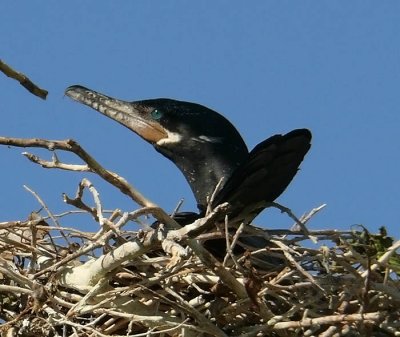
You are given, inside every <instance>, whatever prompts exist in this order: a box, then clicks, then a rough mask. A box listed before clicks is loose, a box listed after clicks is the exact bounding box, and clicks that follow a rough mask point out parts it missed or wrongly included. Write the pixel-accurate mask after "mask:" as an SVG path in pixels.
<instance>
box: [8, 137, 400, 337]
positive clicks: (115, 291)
mask: <svg viewBox="0 0 400 337" xmlns="http://www.w3.org/2000/svg"><path fill="white" fill-rule="evenodd" d="M0 144H4V145H11V146H18V147H33V148H46V149H48V150H50V151H53V152H54V151H55V150H61V151H69V152H72V153H75V154H76V155H77V156H79V157H80V158H81V159H82V160H83V161H84V164H71V163H62V162H60V160H59V159H58V158H57V157H56V156H53V158H52V160H51V161H48V160H44V159H41V158H39V157H37V156H35V155H31V154H29V155H26V154H25V155H26V156H27V158H28V159H29V160H31V161H32V162H34V163H36V164H39V165H42V166H44V167H46V168H52V169H63V170H70V171H88V172H93V173H95V174H97V175H99V176H100V177H102V178H103V179H104V180H105V181H107V182H109V183H110V184H112V185H113V186H115V187H116V188H118V189H119V190H120V191H121V192H122V193H124V194H126V195H128V196H129V197H131V198H132V200H134V201H135V202H137V203H138V204H139V205H140V208H139V209H137V210H133V211H120V210H115V211H113V212H109V211H105V208H106V207H105V205H103V204H102V200H101V199H100V197H99V193H98V191H97V189H96V188H95V186H93V184H92V183H91V182H90V181H89V180H88V179H87V178H85V179H83V180H82V181H81V182H80V183H79V186H78V189H77V193H76V195H75V197H69V196H66V195H65V196H64V201H65V202H66V203H67V205H68V206H69V207H70V210H69V211H68V212H66V213H63V214H59V215H56V214H54V213H53V212H51V210H49V208H48V207H47V205H46V204H45V202H44V201H43V199H42V198H40V197H39V196H38V195H37V194H36V193H35V192H34V191H30V192H31V193H32V194H33V195H34V197H35V198H36V199H37V200H38V202H39V203H40V205H41V206H42V207H43V209H44V210H45V211H46V213H45V215H44V216H43V218H42V217H41V216H40V215H38V214H34V215H32V216H31V217H30V218H29V219H28V220H21V221H13V222H1V223H0V277H1V284H0V318H1V319H2V320H3V321H4V322H5V323H4V324H3V325H2V326H1V327H0V331H1V332H2V336H6V335H7V336H8V335H15V336H16V335H18V334H19V335H24V336H152V335H163V336H204V337H207V336H221V337H225V336H241V337H244V336H246V337H251V336H290V337H294V336H320V337H327V336H340V335H347V336H382V337H386V336H399V333H398V331H400V296H399V295H398V294H399V290H400V285H399V269H398V265H399V264H398V260H399V254H398V253H397V251H398V249H399V246H400V244H399V242H390V240H389V241H388V240H387V239H388V237H387V236H386V235H383V234H382V233H381V235H376V236H374V235H366V231H365V230H358V231H355V230H351V231H342V232H340V231H335V230H325V231H310V230H307V229H306V228H305V227H304V224H305V222H307V221H308V220H309V219H310V218H311V217H312V216H313V215H314V214H316V213H317V212H318V210H320V209H321V208H322V207H319V208H315V209H313V210H311V211H310V212H308V213H307V214H306V215H304V216H303V217H301V218H300V219H299V218H297V217H296V216H295V215H294V214H293V213H292V212H291V211H290V210H289V209H286V208H284V207H283V206H280V209H281V210H284V211H285V212H287V213H288V214H289V216H290V218H293V219H294V220H295V222H296V224H297V227H300V228H301V229H302V230H301V231H299V230H297V229H296V228H295V229H294V230H288V229H281V230H271V231H268V230H263V229H260V228H256V227H252V226H240V227H239V228H238V230H237V231H236V233H234V234H233V235H232V234H231V233H227V230H226V228H227V227H228V225H229V223H228V222H229V221H228V219H227V221H226V222H225V223H222V224H219V225H218V226H217V227H218V228H222V229H224V228H225V231H224V232H225V233H219V232H218V231H217V232H212V231H211V232H210V231H208V232H207V233H203V234H201V235H199V233H202V232H203V229H204V228H207V229H209V228H215V227H216V226H215V222H216V221H217V219H221V218H223V214H225V212H226V209H227V207H229V205H226V204H225V205H220V206H219V207H217V208H216V209H214V210H211V209H210V210H209V211H208V213H207V216H206V217H205V218H202V219H199V220H196V221H195V222H193V223H192V224H190V225H188V226H185V227H183V228H180V227H179V225H178V224H177V223H176V222H175V221H174V220H173V219H171V217H170V216H169V215H168V214H167V213H166V212H165V211H163V210H162V209H160V208H159V207H158V206H157V205H155V204H154V203H152V202H151V201H150V200H148V199H147V198H145V197H144V196H143V195H142V194H141V193H139V192H138V191H137V190H135V188H134V187H133V186H132V185H131V184H129V183H128V182H127V181H126V180H125V179H124V178H122V177H120V176H118V175H117V174H116V173H113V172H111V171H108V170H106V169H105V168H103V167H102V166H101V165H100V164H99V163H98V162H97V161H96V160H95V159H94V158H93V157H92V156H90V154H88V153H87V152H86V151H85V150H84V149H83V148H82V147H80V146H79V144H77V143H76V142H75V141H73V140H65V141H56V140H55V141H49V140H43V139H19V138H5V137H0ZM86 193H89V195H90V196H91V199H90V200H92V202H90V203H89V202H87V201H86V202H85V203H84V202H83V197H84V195H85V194H86ZM85 200H88V198H86V199H85ZM77 210H78V211H79V212H78V214H87V215H89V216H90V217H91V218H92V219H93V220H94V221H96V222H97V223H98V231H97V232H94V233H84V232H80V231H78V230H77V229H75V228H73V225H67V226H62V225H61V218H62V221H63V223H65V222H68V223H69V221H71V223H73V216H76V211H77ZM149 214H151V215H153V216H154V217H155V218H157V219H158V220H159V221H160V222H161V223H162V225H160V226H158V227H157V228H150V224H148V225H149V226H147V228H148V229H146V230H141V231H138V232H134V233H132V232H127V231H126V225H127V224H128V223H130V222H134V221H138V220H139V218H140V217H142V216H143V215H149ZM70 219H71V220H70ZM50 221H51V222H52V223H53V224H54V226H50V225H49V224H48V223H47V222H50ZM141 221H142V220H141ZM58 233H62V235H61V236H59V235H58ZM245 236H253V237H254V236H260V237H262V238H268V239H269V240H270V242H271V245H270V246H268V247H246V249H247V251H246V252H245V253H244V254H242V255H240V256H237V255H235V254H234V253H233V248H234V246H235V245H240V240H238V239H240V238H243V237H245ZM217 237H218V238H225V239H226V241H227V243H228V245H227V246H228V251H227V252H221V253H222V254H221V256H225V258H224V259H222V260H219V259H217V258H216V257H215V256H213V255H212V254H211V253H210V252H209V251H208V250H206V249H205V248H204V246H203V243H204V241H205V240H209V239H212V238H217ZM310 238H313V239H315V240H316V241H317V242H319V241H321V240H324V244H321V247H320V249H312V248H309V247H307V244H306V242H307V241H308V240H309V239H310ZM385 240H386V241H385ZM382 242H385V245H384V249H383V250H382V249H381V250H379V249H378V248H376V247H378V243H382ZM387 242H389V243H387ZM374 247H375V248H374ZM266 253H268V254H269V255H271V256H274V257H276V258H278V259H280V260H281V261H282V262H281V263H279V264H277V265H275V266H274V265H272V266H270V267H260V265H259V264H257V263H256V262H257V261H259V259H262V256H263V255H260V254H266Z"/></svg>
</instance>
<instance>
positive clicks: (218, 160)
mask: <svg viewBox="0 0 400 337" xmlns="http://www.w3.org/2000/svg"><path fill="white" fill-rule="evenodd" d="M157 150H158V151H160V152H161V153H162V154H163V155H164V156H166V157H167V158H169V159H170V160H171V161H173V162H174V163H175V165H176V166H178V168H179V169H180V170H181V172H182V173H183V175H184V176H185V178H186V180H187V181H188V183H189V185H190V188H191V189H192V192H193V194H194V196H195V198H196V201H197V204H198V207H199V209H200V210H202V209H203V210H204V209H205V208H206V207H207V203H208V201H209V198H210V197H211V196H212V193H213V192H214V190H215V188H216V187H217V185H218V183H219V182H220V181H221V179H223V181H222V185H223V184H224V182H226V180H227V179H228V178H229V177H230V176H231V174H232V173H233V171H234V170H235V169H236V168H237V167H238V166H239V165H240V164H241V163H242V162H243V161H244V160H246V158H247V156H248V151H247V148H246V147H245V146H240V147H232V146H221V148H215V146H214V147H206V146H202V147H201V148H197V150H196V148H193V147H191V152H186V151H185V149H182V152H180V153H177V152H176V151H175V152H173V153H169V152H168V151H166V150H165V149H157ZM221 187H222V186H221Z"/></svg>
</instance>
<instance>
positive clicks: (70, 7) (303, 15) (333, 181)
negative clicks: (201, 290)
mask: <svg viewBox="0 0 400 337" xmlns="http://www.w3.org/2000/svg"><path fill="white" fill-rule="evenodd" d="M399 10H400V3H399V2H397V1H385V2H379V4H378V2H374V1H351V2H344V1H341V2H339V1H314V2H311V1H252V2H251V3H249V2H244V1H240V2H239V1H213V2H206V1H199V2H189V1H183V0H182V1H119V2H118V3H117V2H111V1H102V0H98V1H84V2H83V1H76V0H73V1H68V2H50V1H49V2H46V3H42V4H41V5H38V4H36V3H34V2H29V1H25V2H24V1H18V2H16V1H14V2H11V1H10V2H5V3H4V4H3V5H2V10H1V13H0V30H1V32H2V38H1V46H0V51H1V58H2V59H3V60H4V61H5V62H7V63H8V64H9V65H10V66H12V67H14V68H15V69H17V70H19V71H22V72H24V73H25V74H27V75H28V76H29V77H30V78H31V79H32V80H34V81H35V82H36V83H37V84H39V85H40V86H42V87H44V88H45V89H47V90H48V91H49V96H48V100H47V101H42V100H40V99H38V98H36V97H34V96H33V95H31V94H29V93H28V92H26V91H25V90H24V89H23V88H22V87H21V86H19V85H18V83H17V82H15V81H13V80H11V79H8V78H6V77H5V76H3V75H2V74H0V87H1V91H0V98H1V104H0V109H1V123H0V134H1V135H2V136H13V137H39V138H50V139H65V138H74V139H76V140H77V141H78V142H80V144H82V145H83V146H84V147H85V148H86V149H87V150H88V151H89V152H90V153H91V154H93V155H94V156H95V157H96V158H97V159H98V160H99V161H100V163H102V164H103V165H104V166H105V167H107V168H109V169H111V170H113V171H116V172H118V173H119V174H121V175H122V176H124V177H126V178H127V179H128V180H129V181H130V182H131V183H133V185H134V186H136V187H137V188H138V189H139V190H140V191H141V192H142V193H144V194H145V195H146V196H147V197H149V198H150V199H152V200H154V201H155V202H156V203H158V204H159V205H160V206H162V207H164V208H165V209H166V210H167V211H170V210H172V209H173V208H174V207H175V205H176V203H177V202H178V200H179V199H180V198H185V200H186V201H185V204H184V207H183V208H184V209H186V210H191V209H192V210H193V209H195V203H194V200H193V197H192V195H191V192H190V189H189V187H188V186H187V184H186V181H185V180H184V178H183V176H182V175H181V173H180V172H179V171H178V170H177V169H176V168H175V167H174V166H173V165H172V163H170V162H169V161H168V160H167V159H165V158H163V157H161V156H160V155H159V154H158V153H157V152H155V151H154V150H153V148H152V147H151V146H150V145H148V144H146V143H145V142H144V141H143V140H141V139H140V138H139V137H137V136H136V135H134V134H133V133H131V132H130V131H128V130H127V129H124V128H122V127H121V126H120V125H118V124H117V123H113V122H112V121H111V120H109V119H106V118H105V117H103V116H101V115H100V114H98V113H97V112H95V111H93V110H90V109H89V108H87V107H84V106H83V105H79V104H77V103H74V102H72V101H71V100H70V99H68V98H67V97H64V95H63V92H64V89H65V88H66V87H68V86H69V85H72V84H81V85H84V86H87V87H89V88H92V89H95V90H97V91H100V92H103V93H106V94H108V95H111V96H115V97H118V98H121V99H125V100H138V99H146V98H156V97H170V98H175V99H180V100H187V101H193V102H197V103H201V104H203V105H206V106H208V107H210V108H213V109H215V110H217V111H219V112H220V113H222V114H224V115H225V116H227V117H228V118H229V119H230V120H231V121H232V122H233V123H234V124H235V125H236V127H237V128H238V129H239V131H240V132H241V134H242V136H243V138H244V139H245V140H246V142H247V144H248V146H249V148H252V147H253V146H255V145H256V144H257V143H259V142H260V141H262V140H263V139H265V138H267V137H269V136H271V135H273V134H275V133H284V132H288V131H290V130H291V129H294V128H300V127H307V128H309V129H311V130H312V132H313V136H314V138H313V146H312V149H311V151H310V153H309V155H308V156H307V158H306V160H305V161H304V163H303V164H302V169H301V171H300V172H299V174H298V175H297V176H296V178H295V180H294V181H293V183H292V184H291V186H290V187H289V188H288V190H287V191H286V192H285V193H284V194H283V195H282V197H281V198H279V200H278V201H279V202H280V203H282V204H284V205H286V206H288V207H290V208H291V209H292V210H293V211H294V212H295V213H296V214H298V215H301V214H302V213H303V212H306V211H308V210H310V209H311V208H313V207H316V206H319V205H320V204H322V203H327V207H326V208H325V210H323V211H322V212H321V213H320V214H319V215H317V216H316V217H315V218H314V219H313V220H312V222H311V223H310V228H312V229H327V228H338V229H347V228H349V227H350V226H352V225H354V224H364V225H365V226H367V227H368V228H369V229H370V230H371V231H376V230H377V228H378V227H379V226H381V225H386V226H387V227H388V228H389V231H390V233H391V234H392V235H394V236H397V237H398V236H399V235H398V226H399V216H398V213H399V212H398V209H399V202H400V191H399V178H398V176H399V172H400V160H399V157H400V151H399V150H400V146H399V140H398V133H399V131H398V130H399V127H400V115H399V107H400V95H399V88H400V40H399V31H400V20H399V19H398V13H399ZM22 151H23V150H22V149H18V148H6V147H1V148H0V165H1V168H2V175H1V176H0V179H1V186H2V189H1V194H0V205H1V206H0V221H5V220H14V219H23V218H26V217H27V215H28V214H29V212H30V211H32V210H35V209H38V208H39V206H38V204H37V202H36V200H35V199H34V198H33V197H32V196H31V195H30V194H29V193H27V192H26V191H25V190H24V189H23V188H22V185H23V184H26V185H28V186H30V187H31V188H32V189H34V190H35V191H36V192H37V193H39V195H40V196H41V197H42V198H43V199H44V200H45V201H46V202H47V203H48V205H49V207H50V208H51V209H52V210H53V211H54V212H55V213H58V212H61V211H63V210H66V209H69V207H67V206H66V205H64V204H63V202H62V199H61V193H62V192H66V193H69V194H70V195H73V194H74V193H75V189H76V186H77V184H78V182H79V180H80V179H81V178H82V177H84V176H86V177H88V178H89V179H90V180H91V181H92V182H93V183H94V184H95V186H96V187H97V188H98V190H99V192H100V195H101V198H102V200H103V203H104V207H105V208H107V209H113V208H117V207H118V208H121V209H123V210H133V209H135V208H136V207H137V206H136V205H135V204H133V203H132V202H131V201H130V200H129V199H127V198H126V197H124V196H121V195H120V193H118V192H117V191H115V189H113V188H110V187H109V186H108V185H107V184H106V183H103V182H102V181H101V180H100V179H98V178H96V177H95V176H93V175H88V174H76V173H70V172H65V171H56V170H45V169H42V168H40V167H37V166H35V165H33V164H31V163H29V162H28V161H27V160H26V159H25V158H24V157H22V156H21V155H20V153H21V152H22ZM30 151H31V152H34V153H35V154H39V155H41V156H43V157H44V158H50V156H51V155H50V154H49V153H48V152H46V151H43V150H42V151H36V150H32V149H31V150H30ZM58 155H59V157H60V159H61V160H64V161H67V162H75V163H76V162H79V161H78V159H77V158H75V157H73V156H70V155H67V154H64V153H58ZM65 224H68V225H69V226H73V225H74V223H73V221H72V222H71V220H69V222H67V223H65ZM76 224H77V225H79V226H86V228H87V229H88V230H95V229H96V228H95V225H94V224H93V223H89V219H88V218H86V219H84V220H78V219H77V220H76ZM257 224H258V225H263V226H265V227H273V228H277V227H289V226H290V225H291V224H292V221H291V220H289V219H288V218H287V217H286V216H283V215H279V214H278V212H276V211H275V212H274V211H268V212H264V213H263V214H262V215H261V216H260V217H259V218H258V219H257Z"/></svg>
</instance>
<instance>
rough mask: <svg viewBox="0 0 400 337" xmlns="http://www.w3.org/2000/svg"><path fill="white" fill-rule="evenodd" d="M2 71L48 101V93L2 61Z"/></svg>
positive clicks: (0, 66)
mask: <svg viewBox="0 0 400 337" xmlns="http://www.w3.org/2000/svg"><path fill="white" fill-rule="evenodd" d="M0 71H2V72H3V73H4V74H5V75H6V76H8V77H11V78H13V79H14V80H17V81H18V82H19V83H20V84H21V85H22V86H23V87H24V88H25V89H26V90H28V91H29V92H31V93H32V94H34V95H35V96H38V97H40V98H42V99H46V97H47V94H48V91H47V90H44V89H41V88H39V87H38V86H37V85H36V84H34V83H33V82H32V81H31V80H30V79H29V78H28V77H27V76H26V75H24V74H22V73H20V72H18V71H16V70H14V69H12V68H11V67H10V66H9V65H7V64H6V63H4V62H3V61H2V60H0Z"/></svg>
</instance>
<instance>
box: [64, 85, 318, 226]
mask: <svg viewBox="0 0 400 337" xmlns="http://www.w3.org/2000/svg"><path fill="white" fill-rule="evenodd" d="M65 94H66V95H67V96H69V97H71V98H72V99H74V100H76V101H78V102H80V103H83V104H85V105H88V106H90V107H91V108H93V109H95V110H97V111H99V112H101V113H102V114H103V115H105V116H107V117H110V118H111V119H113V120H115V121H117V122H119V123H120V124H122V125H124V126H125V127H127V128H129V129H130V130H132V131H134V132H135V133H137V134H138V135H139V136H140V137H142V138H143V139H144V140H146V141H147V142H149V143H151V144H152V145H153V146H154V148H155V149H156V150H157V151H158V152H160V153H161V154H163V155H164V156H165V157H167V158H168V159H170V160H171V161H173V162H174V163H175V165H176V166H178V168H179V169H180V170H181V171H182V173H183V175H184V176H185V178H186V180H187V181H188V183H189V185H190V187H191V189H192V191H193V194H194V196H195V198H196V201H197V204H198V207H199V210H200V215H203V214H204V212H205V210H206V207H207V202H208V200H209V198H210V196H211V195H212V193H213V191H214V190H215V187H216V186H217V184H218V182H219V181H220V180H221V179H222V178H223V182H222V187H221V188H220V190H219V192H217V193H216V195H215V197H214V199H213V201H212V204H211V207H212V208H214V207H215V206H217V205H219V204H221V203H223V202H228V203H229V204H230V206H231V207H230V209H231V212H230V214H229V217H230V219H232V218H235V219H236V221H239V222H243V221H244V222H246V223H249V222H250V221H251V220H253V218H254V217H255V216H256V215H257V214H258V213H259V212H260V211H261V210H262V209H264V208H265V207H266V205H267V204H268V203H270V202H273V201H274V200H275V199H276V198H277V197H278V196H279V195H280V194H281V193H282V192H283V191H284V190H285V189H286V187H287V186H288V184H289V183H290V182H291V180H292V179H293V177H294V176H295V174H296V172H297V170H298V167H299V165H300V163H301V162H302V160H303V158H304V156H305V154H306V153H307V152H308V150H309V149H310V146H311V145H310V141H311V132H310V131H309V130H307V129H296V130H293V131H291V132H289V133H287V134H284V135H274V136H272V137H270V138H268V139H266V140H264V141H263V142H261V143H260V144H258V145H257V146H256V147H255V148H254V149H253V150H252V151H251V152H249V151H248V149H247V146H246V144H245V142H244V141H243V139H242V137H241V136H240V134H239V132H238V131H237V130H236V128H235V127H234V126H233V125H232V124H231V123H230V122H229V121H228V120H227V119H226V118H225V117H223V116H222V115H220V114H219V113H217V112H215V111H213V110H211V109H209V108H207V107H205V106H202V105H200V104H195V103H190V102H183V101H177V100H172V99H166V98H159V99H149V100H142V101H135V102H127V101H122V100H119V99H115V98H112V97H109V96H106V95H103V94H100V93H98V92H96V91H93V90H90V89H87V88H85V87H82V86H78V85H75V86H71V87H69V88H67V89H66V91H65ZM189 214H190V213H189ZM192 216H193V214H192ZM177 218H178V219H179V216H178V217H177ZM183 218H185V217H183ZM181 220H182V219H181ZM184 222H185V221H184V220H182V221H181V223H184Z"/></svg>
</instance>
